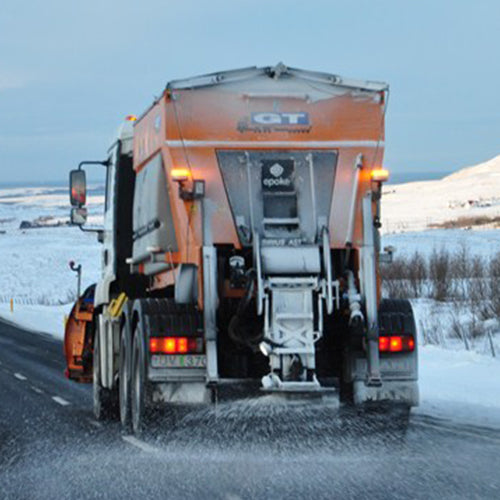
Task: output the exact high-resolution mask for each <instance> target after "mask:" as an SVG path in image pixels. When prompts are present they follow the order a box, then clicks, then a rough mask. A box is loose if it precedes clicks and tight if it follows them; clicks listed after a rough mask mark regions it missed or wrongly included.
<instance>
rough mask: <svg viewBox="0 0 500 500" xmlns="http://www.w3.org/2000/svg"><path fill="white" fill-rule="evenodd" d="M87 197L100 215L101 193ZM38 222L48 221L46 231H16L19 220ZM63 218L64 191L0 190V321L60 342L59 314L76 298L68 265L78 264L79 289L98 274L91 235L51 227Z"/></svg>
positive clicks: (96, 251)
mask: <svg viewBox="0 0 500 500" xmlns="http://www.w3.org/2000/svg"><path fill="white" fill-rule="evenodd" d="M90 193H91V196H90V198H89V205H90V210H91V211H92V213H99V210H102V203H103V197H102V189H99V188H95V189H91V190H90ZM92 193H94V194H92ZM40 217H43V218H47V220H45V222H44V224H46V225H47V227H41V228H30V229H20V225H21V223H22V222H23V221H27V222H33V221H35V220H37V219H39V218H40ZM68 219H69V202H68V190H67V188H60V187H47V188H46V187H36V188H12V189H6V188H3V189H0V255H1V265H0V316H2V317H4V318H5V319H7V320H10V321H15V322H18V323H19V324H21V325H23V326H26V327H27V328H30V329H33V330H41V331H44V332H46V333H51V334H53V335H56V336H57V337H59V338H62V335H63V321H64V315H65V314H68V313H69V311H70V309H71V302H72V301H73V300H74V298H75V296H76V288H77V280H76V274H75V273H74V272H73V271H72V270H71V269H70V268H69V261H70V260H73V261H75V263H77V264H81V265H82V270H83V273H82V290H83V289H85V287H86V286H88V285H89V284H91V283H94V282H95V281H96V280H97V279H98V277H99V273H100V253H99V252H100V246H99V243H98V242H97V239H96V235H95V233H84V232H82V231H80V230H79V229H78V228H75V227H70V226H67V225H59V226H56V227H51V226H50V225H52V224H58V223H61V222H63V223H66V222H67V221H68ZM11 300H13V305H14V312H13V313H12V312H11V310H10V301H11Z"/></svg>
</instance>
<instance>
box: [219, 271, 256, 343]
mask: <svg viewBox="0 0 500 500" xmlns="http://www.w3.org/2000/svg"><path fill="white" fill-rule="evenodd" d="M245 276H246V278H247V286H246V291H245V295H244V296H243V297H242V298H241V300H240V302H239V304H238V307H237V309H236V313H235V314H234V316H233V317H232V318H231V320H230V321H229V325H228V327H227V331H228V334H229V338H230V339H231V340H232V341H233V342H235V343H236V344H239V345H244V346H248V347H250V348H252V349H255V348H256V346H257V345H258V343H259V342H260V341H261V340H262V336H263V333H262V332H261V331H259V332H258V333H257V334H256V335H253V336H251V335H248V329H244V328H240V325H241V319H242V317H243V315H244V314H245V312H246V311H247V309H248V306H249V305H250V302H251V301H252V299H253V295H254V291H255V271H254V270H253V269H249V270H248V271H247V272H246V273H245Z"/></svg>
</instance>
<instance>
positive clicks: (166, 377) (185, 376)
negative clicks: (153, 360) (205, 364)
mask: <svg viewBox="0 0 500 500" xmlns="http://www.w3.org/2000/svg"><path fill="white" fill-rule="evenodd" d="M206 378H207V370H206V368H153V367H152V366H150V367H149V369H148V380H150V381H151V382H205V381H206Z"/></svg>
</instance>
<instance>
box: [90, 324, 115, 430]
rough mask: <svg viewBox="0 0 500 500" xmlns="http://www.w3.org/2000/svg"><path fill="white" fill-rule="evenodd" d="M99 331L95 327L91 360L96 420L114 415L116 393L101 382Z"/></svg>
mask: <svg viewBox="0 0 500 500" xmlns="http://www.w3.org/2000/svg"><path fill="white" fill-rule="evenodd" d="M100 351H101V350H100V341H99V331H98V330H97V329H96V334H95V339H94V356H93V362H92V396H93V406H94V416H95V418H96V420H112V419H114V418H115V417H116V410H117V404H116V403H117V401H116V394H115V392H114V391H113V390H111V389H106V388H104V387H103V386H102V384H101V362H100Z"/></svg>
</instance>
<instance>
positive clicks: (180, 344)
mask: <svg viewBox="0 0 500 500" xmlns="http://www.w3.org/2000/svg"><path fill="white" fill-rule="evenodd" d="M149 352H151V353H154V354H188V353H200V352H203V339H201V338H199V337H151V338H150V339H149Z"/></svg>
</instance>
